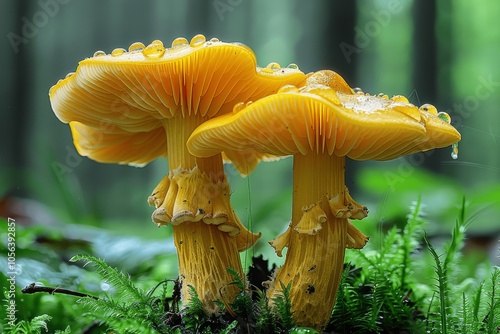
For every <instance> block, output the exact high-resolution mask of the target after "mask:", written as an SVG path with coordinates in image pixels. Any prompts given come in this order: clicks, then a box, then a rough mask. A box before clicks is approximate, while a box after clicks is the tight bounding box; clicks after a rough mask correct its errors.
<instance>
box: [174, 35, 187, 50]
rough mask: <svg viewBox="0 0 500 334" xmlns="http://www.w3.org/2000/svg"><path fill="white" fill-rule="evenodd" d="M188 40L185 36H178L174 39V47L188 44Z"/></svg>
mask: <svg viewBox="0 0 500 334" xmlns="http://www.w3.org/2000/svg"><path fill="white" fill-rule="evenodd" d="M188 44H189V43H188V40H187V39H185V38H184V37H177V38H176V39H174V40H173V41H172V47H173V48H175V47H176V46H186V45H188Z"/></svg>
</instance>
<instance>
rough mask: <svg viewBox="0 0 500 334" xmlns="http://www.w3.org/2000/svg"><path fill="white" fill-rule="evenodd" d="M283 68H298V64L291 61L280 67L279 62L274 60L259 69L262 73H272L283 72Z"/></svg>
mask: <svg viewBox="0 0 500 334" xmlns="http://www.w3.org/2000/svg"><path fill="white" fill-rule="evenodd" d="M285 69H292V70H298V69H299V66H298V65H297V64H294V63H291V64H288V65H287V66H286V67H285V68H282V67H281V65H280V64H278V63H276V62H271V63H269V64H267V66H266V67H263V68H261V69H260V70H261V72H263V73H270V74H273V73H276V72H279V71H281V72H282V73H285Z"/></svg>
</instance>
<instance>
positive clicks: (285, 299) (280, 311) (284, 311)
mask: <svg viewBox="0 0 500 334" xmlns="http://www.w3.org/2000/svg"><path fill="white" fill-rule="evenodd" d="M280 285H281V291H280V292H278V293H276V296H275V297H274V298H273V302H274V308H273V309H274V310H275V312H276V314H277V315H278V318H279V320H280V321H281V324H282V325H283V327H284V329H285V330H290V329H291V328H292V327H293V326H294V322H293V319H292V313H293V312H292V302H291V299H290V289H291V287H292V285H291V283H289V284H288V285H286V286H285V284H283V283H282V282H280Z"/></svg>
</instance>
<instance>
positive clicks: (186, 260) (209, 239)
mask: <svg viewBox="0 0 500 334" xmlns="http://www.w3.org/2000/svg"><path fill="white" fill-rule="evenodd" d="M178 114H180V113H178ZM205 120H206V119H203V118H202V117H201V116H193V115H191V116H190V117H185V118H184V117H182V116H180V115H179V116H174V117H172V118H169V119H166V120H165V121H164V126H165V130H166V134H167V150H168V165H169V170H170V178H173V177H174V176H175V175H179V174H181V173H183V172H186V171H187V172H186V173H187V174H189V175H191V174H190V173H191V172H192V171H194V170H197V169H199V171H196V173H192V174H193V175H194V176H193V177H186V178H179V180H183V181H179V182H180V183H179V184H176V188H175V189H176V191H177V195H175V196H174V197H175V198H174V200H176V201H179V202H187V201H191V202H192V206H194V210H195V212H193V213H192V215H191V212H188V211H183V210H180V209H177V208H178V206H177V202H176V204H175V205H174V206H173V208H172V211H173V212H168V215H169V217H171V218H170V219H171V220H172V221H173V220H175V219H174V217H173V216H175V215H174V212H175V211H176V210H177V211H180V212H181V214H185V215H186V216H191V217H193V219H191V220H187V219H183V221H182V223H174V222H172V225H173V226H172V228H173V234H174V244H175V246H176V248H177V255H178V260H179V275H180V279H181V281H182V291H181V292H182V299H183V302H184V305H185V304H186V303H187V302H188V301H189V300H190V299H191V295H190V293H189V288H188V287H189V286H193V287H194V288H195V290H196V292H197V294H198V297H199V299H200V301H201V302H202V303H203V306H204V309H205V311H206V312H207V313H208V314H212V313H216V312H218V311H219V309H218V307H217V306H216V305H215V304H214V301H216V300H221V301H225V302H228V303H230V302H232V301H233V300H234V298H236V296H237V294H238V293H239V290H238V288H237V287H236V285H234V284H231V283H232V282H234V278H233V277H232V276H231V275H230V274H229V273H228V272H227V268H231V269H233V270H234V271H235V272H237V273H238V274H239V275H240V277H242V278H243V277H244V276H243V269H242V266H241V261H240V256H239V249H238V246H239V245H238V241H237V238H236V237H234V236H232V235H229V234H228V233H227V232H226V231H222V230H221V229H220V226H221V225H210V224H206V223H204V221H203V220H202V217H203V218H205V217H206V215H205V213H206V214H209V212H208V209H206V206H208V207H210V206H211V205H212V204H213V203H216V202H217V199H218V198H220V197H221V196H222V197H223V198H225V200H226V201H227V206H229V208H225V207H224V208H225V209H227V210H226V211H230V212H229V213H227V215H230V216H233V215H234V214H233V213H232V209H231V208H230V205H229V192H228V191H227V194H226V193H224V194H221V191H224V190H221V189H226V188H224V187H221V186H220V185H221V184H223V185H226V186H227V190H229V186H228V185H227V182H226V179H225V176H224V168H223V163H222V157H221V154H216V155H214V156H212V157H210V158H195V157H194V156H193V155H191V154H190V153H189V152H188V150H187V148H186V141H187V139H188V138H189V136H190V135H191V133H192V131H193V130H194V129H195V128H196V127H197V126H198V125H200V124H201V123H203V121H205ZM203 175H205V176H203ZM200 178H201V179H203V180H204V181H203V183H202V182H198V181H199V180H200ZM176 180H177V179H176ZM193 187H197V189H195V193H194V194H193V190H192V188H193ZM188 190H189V191H191V192H188ZM224 192H226V191H224ZM188 193H189V194H191V195H190V196H186V194H188ZM168 195H169V194H168V193H167V196H168ZM192 195H194V196H192ZM181 196H183V197H182V198H180V197H181ZM184 197H186V198H184ZM187 197H189V198H187ZM200 201H201V202H203V203H199V202H200ZM205 202H206V203H205ZM197 205H199V208H198V207H197ZM169 211H170V210H169ZM223 213H225V212H223ZM198 215H201V216H202V217H199V216H198ZM229 219H230V220H231V219H232V218H229ZM234 219H237V218H234ZM252 241H253V240H252Z"/></svg>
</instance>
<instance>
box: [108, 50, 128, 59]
mask: <svg viewBox="0 0 500 334" xmlns="http://www.w3.org/2000/svg"><path fill="white" fill-rule="evenodd" d="M125 52H127V50H125V49H124V48H116V49H114V50H113V51H111V55H112V56H113V57H117V56H121V55H122V54H124V53H125Z"/></svg>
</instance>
